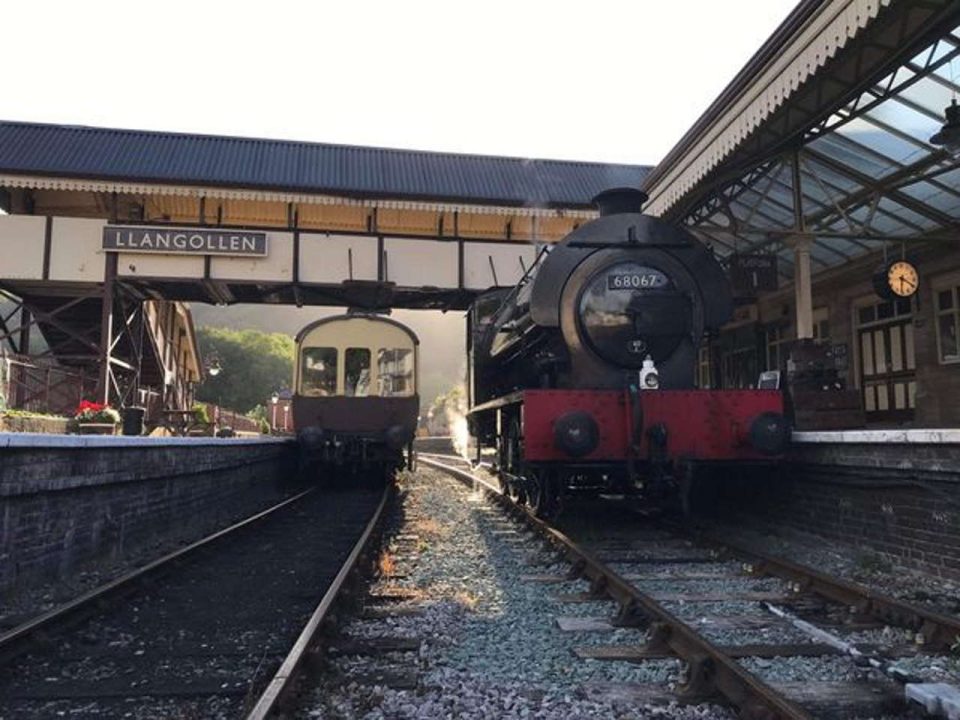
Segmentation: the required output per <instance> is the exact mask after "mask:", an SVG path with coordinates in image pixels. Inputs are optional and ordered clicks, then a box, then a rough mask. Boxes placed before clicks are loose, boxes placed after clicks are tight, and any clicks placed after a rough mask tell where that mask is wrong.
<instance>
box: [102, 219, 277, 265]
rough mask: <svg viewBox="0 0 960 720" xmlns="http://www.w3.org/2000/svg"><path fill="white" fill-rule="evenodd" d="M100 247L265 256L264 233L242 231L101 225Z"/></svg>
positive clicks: (128, 250) (265, 239)
mask: <svg viewBox="0 0 960 720" xmlns="http://www.w3.org/2000/svg"><path fill="white" fill-rule="evenodd" d="M103 249H104V250H106V251H107V252H131V253H164V254H176V255H239V256H253V257H266V255H267V234H266V233H264V232H248V231H246V230H210V229H202V228H198V229H188V228H171V227H141V226H136V227H130V226H120V225H107V226H106V227H105V228H103Z"/></svg>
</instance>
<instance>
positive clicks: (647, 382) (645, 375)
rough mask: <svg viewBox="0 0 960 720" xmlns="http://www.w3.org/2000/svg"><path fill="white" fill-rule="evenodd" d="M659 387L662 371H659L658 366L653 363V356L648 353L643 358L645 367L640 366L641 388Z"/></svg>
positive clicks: (652, 388)
mask: <svg viewBox="0 0 960 720" xmlns="http://www.w3.org/2000/svg"><path fill="white" fill-rule="evenodd" d="M659 387H660V373H659V372H657V367H656V365H654V364H653V358H652V357H650V356H649V355H647V356H646V357H645V358H644V359H643V367H641V368H640V389H641V390H656V389H657V388H659Z"/></svg>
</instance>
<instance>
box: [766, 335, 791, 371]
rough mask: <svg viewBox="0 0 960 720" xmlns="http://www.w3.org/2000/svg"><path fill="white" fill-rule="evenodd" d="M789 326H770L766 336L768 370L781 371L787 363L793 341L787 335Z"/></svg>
mask: <svg viewBox="0 0 960 720" xmlns="http://www.w3.org/2000/svg"><path fill="white" fill-rule="evenodd" d="M789 327H790V326H789V325H784V324H778V325H768V326H767V327H766V328H765V329H764V333H765V335H766V363H767V366H766V368H765V369H766V370H781V369H783V367H784V366H785V365H786V362H787V349H788V348H789V344H790V343H791V342H792V339H791V338H790V337H789V336H788V335H787V330H788V329H789Z"/></svg>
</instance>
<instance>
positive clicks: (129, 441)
mask: <svg viewBox="0 0 960 720" xmlns="http://www.w3.org/2000/svg"><path fill="white" fill-rule="evenodd" d="M290 442H294V438H292V437H239V438H215V437H138V436H133V435H52V434H44V433H0V448H85V447H96V448H108V447H163V446H180V445H283V444H285V443H290Z"/></svg>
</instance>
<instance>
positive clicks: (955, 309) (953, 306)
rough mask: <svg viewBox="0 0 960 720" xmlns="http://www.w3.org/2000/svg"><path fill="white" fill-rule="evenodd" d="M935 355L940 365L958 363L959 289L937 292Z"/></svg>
mask: <svg viewBox="0 0 960 720" xmlns="http://www.w3.org/2000/svg"><path fill="white" fill-rule="evenodd" d="M936 311H937V353H938V356H939V358H940V364H941V365H947V364H950V363H958V362H960V287H952V288H947V289H945V290H938V291H937V303H936Z"/></svg>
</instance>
